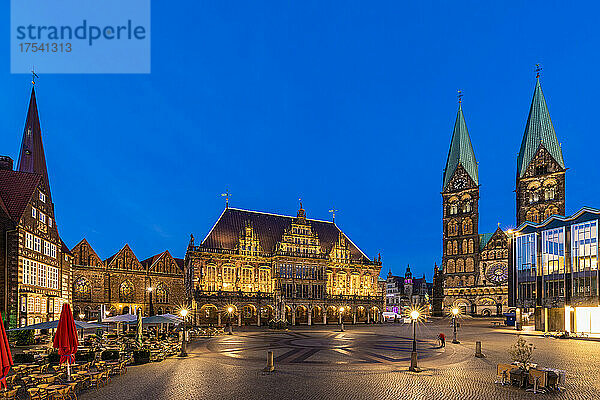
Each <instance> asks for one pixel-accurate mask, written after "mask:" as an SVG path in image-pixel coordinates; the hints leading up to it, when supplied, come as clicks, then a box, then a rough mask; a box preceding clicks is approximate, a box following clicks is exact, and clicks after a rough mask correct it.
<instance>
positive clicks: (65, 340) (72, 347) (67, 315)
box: [54, 303, 79, 380]
mask: <svg viewBox="0 0 600 400" xmlns="http://www.w3.org/2000/svg"><path fill="white" fill-rule="evenodd" d="M77 346H79V341H78V340H77V329H76V327H75V320H73V313H72V312H71V307H69V304H67V303H65V304H63V306H62V311H61V313H60V319H59V320H58V327H57V328H56V335H54V348H55V349H58V354H59V355H60V363H61V364H62V363H64V362H66V363H67V375H68V377H69V380H71V364H72V363H73V361H75V357H74V355H75V353H77Z"/></svg>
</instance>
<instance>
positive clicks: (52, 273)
mask: <svg viewBox="0 0 600 400" xmlns="http://www.w3.org/2000/svg"><path fill="white" fill-rule="evenodd" d="M48 287H49V288H50V289H56V290H58V289H59V286H58V268H56V267H51V266H48Z"/></svg>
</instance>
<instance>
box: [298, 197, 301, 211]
mask: <svg viewBox="0 0 600 400" xmlns="http://www.w3.org/2000/svg"><path fill="white" fill-rule="evenodd" d="M298 201H299V202H300V209H302V197H299V198H298Z"/></svg>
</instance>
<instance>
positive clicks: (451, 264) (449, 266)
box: [446, 260, 456, 274]
mask: <svg viewBox="0 0 600 400" xmlns="http://www.w3.org/2000/svg"><path fill="white" fill-rule="evenodd" d="M455 268H456V267H455V266H454V260H448V263H447V264H446V272H447V273H449V274H453V273H454V272H456V269H455Z"/></svg>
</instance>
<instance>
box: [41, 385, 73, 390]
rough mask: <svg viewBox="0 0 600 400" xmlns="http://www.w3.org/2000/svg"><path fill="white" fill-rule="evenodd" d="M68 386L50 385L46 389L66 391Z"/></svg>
mask: <svg viewBox="0 0 600 400" xmlns="http://www.w3.org/2000/svg"><path fill="white" fill-rule="evenodd" d="M67 386H68V385H50V386H48V387H47V388H46V390H59V389H64V388H66V387H67Z"/></svg>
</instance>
